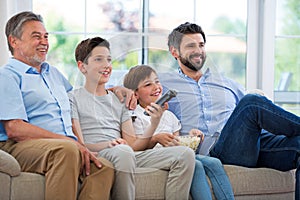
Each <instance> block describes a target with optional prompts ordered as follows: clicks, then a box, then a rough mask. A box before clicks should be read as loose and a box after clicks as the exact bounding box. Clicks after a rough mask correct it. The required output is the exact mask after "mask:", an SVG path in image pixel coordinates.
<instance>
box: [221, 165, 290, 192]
mask: <svg viewBox="0 0 300 200" xmlns="http://www.w3.org/2000/svg"><path fill="white" fill-rule="evenodd" d="M224 168H225V170H226V173H227V175H228V176H229V179H230V182H231V184H232V187H233V190H234V194H235V196H243V195H254V194H255V195H270V194H278V193H291V194H292V193H293V192H294V190H295V170H291V171H287V172H281V171H278V170H274V169H268V168H246V167H239V166H233V165H224Z"/></svg>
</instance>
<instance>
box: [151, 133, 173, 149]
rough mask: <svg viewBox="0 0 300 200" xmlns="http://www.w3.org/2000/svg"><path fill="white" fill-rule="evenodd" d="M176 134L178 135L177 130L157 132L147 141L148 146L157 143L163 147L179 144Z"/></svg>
mask: <svg viewBox="0 0 300 200" xmlns="http://www.w3.org/2000/svg"><path fill="white" fill-rule="evenodd" d="M178 133H179V132H178ZM176 136H178V135H177V132H174V133H173V134H170V133H157V134H155V135H154V136H153V137H152V139H151V141H150V142H149V145H148V148H149V149H150V148H153V147H154V146H155V145H156V144H157V143H159V144H161V145H162V146H164V147H168V146H177V145H179V141H178V139H177V138H176Z"/></svg>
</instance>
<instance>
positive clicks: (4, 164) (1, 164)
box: [0, 149, 21, 176]
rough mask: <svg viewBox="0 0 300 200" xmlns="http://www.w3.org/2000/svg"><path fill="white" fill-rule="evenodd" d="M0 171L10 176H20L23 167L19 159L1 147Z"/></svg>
mask: <svg viewBox="0 0 300 200" xmlns="http://www.w3.org/2000/svg"><path fill="white" fill-rule="evenodd" d="M0 172H3V173H6V174H8V175H10V176H18V175H20V173H21V167H20V165H19V163H18V161H17V160H16V159H15V158H14V157H13V156H12V155H10V154H9V153H7V152H5V151H3V150H1V149H0Z"/></svg>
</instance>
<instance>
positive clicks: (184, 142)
mask: <svg viewBox="0 0 300 200" xmlns="http://www.w3.org/2000/svg"><path fill="white" fill-rule="evenodd" d="M178 139H179V144H180V145H181V146H186V147H190V148H191V149H193V150H194V151H196V150H197V147H198V145H199V143H200V140H201V139H200V137H197V136H190V135H184V136H178Z"/></svg>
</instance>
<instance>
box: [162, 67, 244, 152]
mask: <svg viewBox="0 0 300 200" xmlns="http://www.w3.org/2000/svg"><path fill="white" fill-rule="evenodd" d="M159 79H160V81H161V83H162V85H163V87H164V91H167V90H169V89H175V90H177V92H178V93H177V96H176V97H174V98H173V99H171V100H170V101H169V110H170V111H171V112H173V113H174V114H175V115H176V117H177V118H178V119H179V120H180V122H181V125H182V129H181V131H180V132H181V134H183V135H185V134H188V132H189V131H190V130H191V129H192V128H196V129H199V130H201V131H202V132H203V133H204V134H205V141H204V143H203V144H202V147H201V149H200V153H201V154H205V155H207V154H208V151H209V149H210V147H211V146H212V145H213V144H214V142H215V139H216V138H214V136H215V133H220V132H221V130H222V129H223V127H224V125H225V124H226V122H227V120H228V118H229V117H230V115H231V113H232V112H233V110H234V108H235V107H236V105H237V104H238V102H239V101H240V99H241V98H242V97H243V96H244V88H243V87H242V86H241V85H239V84H238V83H236V82H234V81H232V80H230V79H228V78H225V77H224V76H223V75H222V74H220V73H218V72H212V71H210V69H207V70H206V72H205V73H204V74H203V76H202V77H201V78H200V79H199V81H198V82H197V81H195V80H193V79H192V78H190V77H188V76H186V75H185V74H183V72H182V71H181V70H180V69H179V71H178V73H174V72H168V73H161V74H159Z"/></svg>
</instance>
